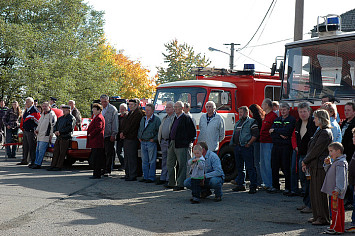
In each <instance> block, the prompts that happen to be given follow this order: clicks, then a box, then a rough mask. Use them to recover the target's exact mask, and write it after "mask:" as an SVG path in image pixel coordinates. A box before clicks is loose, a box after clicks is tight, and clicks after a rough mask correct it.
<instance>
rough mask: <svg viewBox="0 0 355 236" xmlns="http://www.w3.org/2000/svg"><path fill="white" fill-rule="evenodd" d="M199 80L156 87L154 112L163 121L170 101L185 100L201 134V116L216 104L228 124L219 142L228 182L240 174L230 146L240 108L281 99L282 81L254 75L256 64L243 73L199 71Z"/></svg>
mask: <svg viewBox="0 0 355 236" xmlns="http://www.w3.org/2000/svg"><path fill="white" fill-rule="evenodd" d="M193 73H194V74H196V77H197V80H187V81H178V82H171V83H166V84H161V85H159V86H158V87H157V91H156V95H155V99H154V104H155V107H156V109H155V112H156V114H157V115H158V116H159V117H160V118H163V116H164V115H165V105H166V103H167V102H168V101H173V102H176V101H179V100H180V101H182V102H188V103H190V104H191V110H190V112H191V114H192V116H193V118H195V120H196V124H197V133H198V134H199V127H198V124H199V121H200V117H201V116H202V115H203V114H204V113H206V109H205V104H206V102H207V101H214V102H215V103H216V106H217V112H218V114H220V115H221V116H222V117H223V118H224V121H225V138H224V140H223V141H222V142H221V143H220V146H219V151H218V155H219V157H220V158H221V162H222V167H223V170H224V172H225V175H226V180H232V179H234V178H235V177H236V175H237V170H236V166H235V159H234V151H233V148H232V147H230V146H229V142H230V140H231V137H232V134H233V128H234V124H235V122H236V121H237V120H238V119H239V118H238V110H237V109H238V107H240V106H244V105H245V106H250V105H251V104H253V103H256V104H259V105H260V104H261V103H262V101H263V100H264V98H271V99H272V100H279V95H280V86H281V81H280V79H279V77H278V76H271V74H270V73H263V72H255V71H254V65H249V64H248V65H245V69H244V70H243V71H230V70H226V69H216V68H196V69H194V70H193Z"/></svg>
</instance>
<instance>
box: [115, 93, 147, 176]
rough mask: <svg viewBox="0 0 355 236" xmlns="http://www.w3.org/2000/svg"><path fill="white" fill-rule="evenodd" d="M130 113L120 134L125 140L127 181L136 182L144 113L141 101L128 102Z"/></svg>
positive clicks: (131, 100)
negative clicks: (139, 131) (139, 139)
mask: <svg viewBox="0 0 355 236" xmlns="http://www.w3.org/2000/svg"><path fill="white" fill-rule="evenodd" d="M128 106H129V109H130V112H129V113H128V115H127V118H126V119H125V120H124V123H123V130H122V132H121V133H120V138H121V139H124V143H123V150H124V162H125V164H124V165H125V173H126V176H125V177H124V178H125V180H126V181H136V180H137V176H138V165H139V162H138V143H139V141H138V138H137V135H138V129H139V125H140V122H141V119H142V117H143V116H144V111H143V110H142V109H141V107H140V101H139V99H137V98H135V99H130V100H129V102H128Z"/></svg>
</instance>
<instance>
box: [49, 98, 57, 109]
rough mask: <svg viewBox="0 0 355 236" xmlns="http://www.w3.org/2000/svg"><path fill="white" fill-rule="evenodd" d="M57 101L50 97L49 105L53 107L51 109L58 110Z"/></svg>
mask: <svg viewBox="0 0 355 236" xmlns="http://www.w3.org/2000/svg"><path fill="white" fill-rule="evenodd" d="M56 101H57V99H56V98H55V97H50V100H49V105H50V106H51V108H58V106H57V105H56V104H55V103H56Z"/></svg>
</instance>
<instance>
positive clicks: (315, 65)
mask: <svg viewBox="0 0 355 236" xmlns="http://www.w3.org/2000/svg"><path fill="white" fill-rule="evenodd" d="M321 19H324V22H321V23H320V20H321ZM317 31H318V37H316V38H312V39H308V40H301V41H296V42H292V43H288V44H286V46H285V47H286V48H285V49H286V50H285V57H284V61H285V63H284V64H285V67H284V68H282V72H281V76H282V83H283V84H282V95H281V100H282V101H286V102H288V103H289V104H290V105H291V107H292V108H293V114H296V112H295V111H296V108H297V106H298V104H299V103H300V102H309V103H310V105H311V106H312V107H313V110H315V109H317V108H318V107H319V106H320V105H321V98H322V97H323V96H324V95H332V96H334V97H335V99H336V105H337V109H338V113H339V114H340V118H341V119H344V118H345V117H344V105H345V104H346V103H347V102H353V101H354V98H355V80H354V75H355V74H354V72H355V33H354V32H351V33H342V32H341V18H340V16H338V15H327V16H324V17H318V24H317ZM296 115H297V114H296Z"/></svg>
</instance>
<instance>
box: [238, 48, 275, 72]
mask: <svg viewBox="0 0 355 236" xmlns="http://www.w3.org/2000/svg"><path fill="white" fill-rule="evenodd" d="M237 53H239V54H241V55H242V56H244V57H246V58H248V59H250V60H252V61H254V62H256V63H258V64H260V65H263V66H265V67H267V68H269V69H270V66H267V65H265V64H263V63H261V62H258V61H256V60H254V59H253V58H251V57H249V56H247V55H245V54H243V53H241V52H239V51H237Z"/></svg>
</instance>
